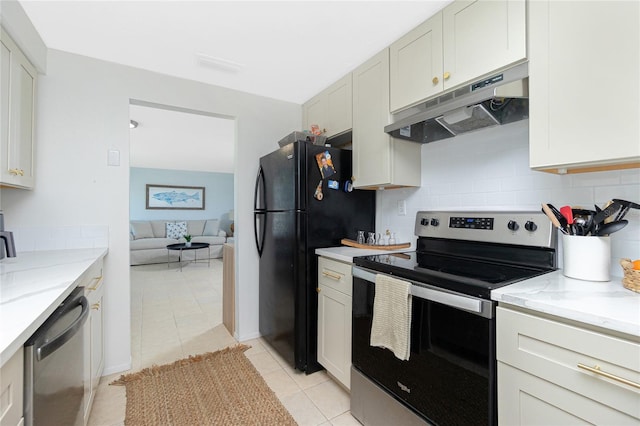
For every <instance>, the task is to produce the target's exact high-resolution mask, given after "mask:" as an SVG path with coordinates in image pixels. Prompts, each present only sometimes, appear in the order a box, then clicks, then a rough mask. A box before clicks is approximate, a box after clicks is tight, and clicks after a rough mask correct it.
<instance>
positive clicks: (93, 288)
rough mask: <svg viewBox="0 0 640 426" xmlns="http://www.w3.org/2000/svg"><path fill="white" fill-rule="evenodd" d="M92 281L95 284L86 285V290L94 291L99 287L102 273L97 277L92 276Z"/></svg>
mask: <svg viewBox="0 0 640 426" xmlns="http://www.w3.org/2000/svg"><path fill="white" fill-rule="evenodd" d="M92 281H95V282H96V283H95V285H94V286H93V287H87V290H89V291H96V290H97V289H98V287H100V283H101V282H102V275H101V276H99V277H94V278H93V279H92Z"/></svg>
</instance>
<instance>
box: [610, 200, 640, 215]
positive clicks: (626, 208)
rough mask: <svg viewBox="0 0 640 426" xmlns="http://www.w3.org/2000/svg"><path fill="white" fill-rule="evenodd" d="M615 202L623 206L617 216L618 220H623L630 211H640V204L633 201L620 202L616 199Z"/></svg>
mask: <svg viewBox="0 0 640 426" xmlns="http://www.w3.org/2000/svg"><path fill="white" fill-rule="evenodd" d="M613 202H614V203H618V204H620V205H621V206H622V208H621V209H620V211H619V212H618V215H617V216H616V220H622V219H623V218H624V217H625V215H626V214H627V212H629V209H640V204H636V203H634V202H631V201H626V200H618V199H615V198H614V199H613Z"/></svg>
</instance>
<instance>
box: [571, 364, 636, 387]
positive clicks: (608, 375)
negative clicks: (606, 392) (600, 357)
mask: <svg viewBox="0 0 640 426" xmlns="http://www.w3.org/2000/svg"><path fill="white" fill-rule="evenodd" d="M578 368H582V369H583V370H587V371H590V372H592V373H594V374H597V375H599V376H604V377H606V378H608V379H611V380H615V381H617V382H620V383H624V384H625V385H628V386H632V387H634V388H638V389H640V383H636V382H632V381H631V380H627V379H624V378H622V377H618V376H616V375H613V374H611V373H607V372H605V371H602V370H601V369H600V366H599V365H594V366H593V367H589V366H588V365H584V364H581V363H578Z"/></svg>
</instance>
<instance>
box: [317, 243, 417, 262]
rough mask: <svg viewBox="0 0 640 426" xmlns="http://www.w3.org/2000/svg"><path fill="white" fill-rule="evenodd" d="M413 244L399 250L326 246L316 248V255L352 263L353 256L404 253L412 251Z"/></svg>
mask: <svg viewBox="0 0 640 426" xmlns="http://www.w3.org/2000/svg"><path fill="white" fill-rule="evenodd" d="M414 250H415V248H413V246H411V247H408V248H405V249H399V250H376V249H361V248H356V247H349V246H340V247H326V248H318V249H316V252H315V253H316V254H317V255H318V256H324V257H328V258H329V259H333V260H338V261H340V262H346V263H353V258H354V257H360V256H374V255H377V254H390V253H406V252H410V251H414Z"/></svg>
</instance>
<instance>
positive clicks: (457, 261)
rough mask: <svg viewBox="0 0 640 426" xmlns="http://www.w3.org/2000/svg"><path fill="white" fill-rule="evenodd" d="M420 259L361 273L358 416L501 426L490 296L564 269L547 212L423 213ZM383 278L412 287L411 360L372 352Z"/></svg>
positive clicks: (380, 261) (355, 377) (356, 296)
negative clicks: (379, 279)
mask: <svg viewBox="0 0 640 426" xmlns="http://www.w3.org/2000/svg"><path fill="white" fill-rule="evenodd" d="M415 235H416V236H417V237H418V240H417V246H416V251H415V252H409V253H393V254H385V255H377V256H365V257H357V258H355V259H354V264H355V265H354V267H353V277H354V281H353V312H352V316H353V318H352V319H353V326H352V327H353V336H352V365H353V366H352V372H351V412H352V414H353V415H354V416H355V417H356V418H357V419H358V420H360V422H362V423H363V424H365V425H383V424H385V425H386V424H402V425H409V424H424V423H431V424H435V425H475V424H477V425H496V424H497V401H496V356H495V329H496V328H495V307H496V303H495V302H493V301H491V298H490V297H491V290H493V289H495V288H498V287H502V286H505V285H509V284H512V283H514V282H517V281H521V280H524V279H527V278H531V277H534V276H537V275H541V274H544V273H547V272H550V271H553V270H554V269H555V268H556V239H557V236H556V230H555V228H554V227H553V226H552V225H551V223H550V221H549V220H548V219H547V217H546V216H545V215H544V214H543V213H541V212H468V211H467V212H442V211H440V212H437V211H432V212H427V211H423V212H419V213H418V214H417V216H416V225H415ZM378 274H382V275H389V276H393V277H394V278H397V279H400V280H403V281H407V282H409V283H410V284H411V287H410V289H411V291H410V292H411V303H412V308H411V326H410V336H409V342H410V356H409V359H408V360H405V361H403V360H400V359H399V358H397V357H396V356H395V355H394V354H393V352H391V351H390V350H388V349H385V348H381V347H374V346H371V345H370V336H371V324H372V320H373V316H374V313H373V305H374V299H375V294H376V291H375V286H376V284H375V282H376V276H377V275H378Z"/></svg>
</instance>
